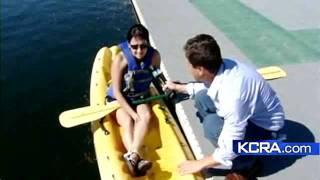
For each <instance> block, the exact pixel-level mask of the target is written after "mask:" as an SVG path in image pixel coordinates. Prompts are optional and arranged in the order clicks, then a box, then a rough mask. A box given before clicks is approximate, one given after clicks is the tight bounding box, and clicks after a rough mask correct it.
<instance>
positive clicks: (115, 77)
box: [111, 53, 138, 120]
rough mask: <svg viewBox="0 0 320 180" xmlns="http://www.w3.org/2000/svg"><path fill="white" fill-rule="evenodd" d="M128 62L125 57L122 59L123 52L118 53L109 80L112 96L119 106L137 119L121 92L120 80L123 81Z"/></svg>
mask: <svg viewBox="0 0 320 180" xmlns="http://www.w3.org/2000/svg"><path fill="white" fill-rule="evenodd" d="M127 66H128V63H127V61H126V59H124V57H123V54H122V53H120V54H119V55H118V56H116V58H115V59H114V60H113V62H112V66H111V80H112V86H113V92H114V96H115V98H116V99H117V101H118V102H119V104H120V106H121V107H122V108H123V109H124V110H125V111H126V112H127V113H128V114H129V115H130V116H131V117H132V118H133V119H134V120H137V118H138V115H137V113H136V112H135V111H134V110H133V109H132V108H131V106H130V105H129V104H128V102H127V100H126V99H125V98H124V96H123V94H122V92H121V91H122V89H121V85H122V81H123V73H124V70H125V69H126V68H127Z"/></svg>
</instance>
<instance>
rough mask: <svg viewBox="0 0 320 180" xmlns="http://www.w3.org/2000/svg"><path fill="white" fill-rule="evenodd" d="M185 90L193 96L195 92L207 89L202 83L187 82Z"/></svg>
mask: <svg viewBox="0 0 320 180" xmlns="http://www.w3.org/2000/svg"><path fill="white" fill-rule="evenodd" d="M186 89H187V92H188V94H189V95H190V97H191V98H193V97H194V95H195V94H197V92H199V91H201V90H203V89H207V87H206V86H205V84H204V83H188V84H187V86H186Z"/></svg>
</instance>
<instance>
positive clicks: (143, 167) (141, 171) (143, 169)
mask: <svg viewBox="0 0 320 180" xmlns="http://www.w3.org/2000/svg"><path fill="white" fill-rule="evenodd" d="M151 167H152V162H151V161H148V160H144V159H141V160H140V161H139V162H138V165H137V171H138V176H144V175H146V174H147V171H148V170H149V169H151Z"/></svg>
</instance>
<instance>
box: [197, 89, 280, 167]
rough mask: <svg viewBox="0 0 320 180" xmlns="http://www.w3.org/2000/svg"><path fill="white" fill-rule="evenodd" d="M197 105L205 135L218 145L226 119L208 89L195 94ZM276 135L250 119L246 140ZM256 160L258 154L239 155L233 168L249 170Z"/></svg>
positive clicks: (262, 138)
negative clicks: (217, 112) (220, 113)
mask: <svg viewBox="0 0 320 180" xmlns="http://www.w3.org/2000/svg"><path fill="white" fill-rule="evenodd" d="M195 107H196V108H197V114H196V115H197V117H198V118H199V119H200V122H201V123H202V126H203V130H204V135H205V137H206V138H207V139H208V140H209V141H210V142H211V143H212V144H213V145H214V146H215V147H217V145H218V138H219V136H220V133H221V130H222V127H223V124H224V120H223V119H222V118H221V117H219V116H218V115H217V114H216V107H215V105H214V104H213V101H212V100H211V98H210V97H209V96H208V95H207V90H202V91H200V92H198V93H197V94H196V95H195ZM274 135H275V132H271V131H268V130H265V129H263V128H261V127H258V126H256V125H255V124H253V123H252V122H251V121H250V120H249V121H248V125H247V127H246V133H245V138H244V140H247V141H257V140H267V139H274V137H273V136H274ZM256 162H257V157H256V156H238V157H236V158H235V159H234V160H233V161H232V164H233V166H232V170H234V171H249V170H250V169H251V168H252V167H253V166H255V165H256Z"/></svg>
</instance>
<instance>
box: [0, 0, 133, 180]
mask: <svg viewBox="0 0 320 180" xmlns="http://www.w3.org/2000/svg"><path fill="white" fill-rule="evenodd" d="M0 18H1V24H0V25H1V71H0V82H1V108H0V109H1V120H0V123H1V124H0V179H1V180H7V179H99V172H98V168H97V164H96V160H95V156H94V149H93V144H92V137H91V132H90V126H89V125H86V126H80V127H75V128H70V129H64V128H62V127H61V126H60V125H59V122H58V116H59V113H60V112H62V111H64V110H66V109H72V108H77V107H81V106H86V105H88V104H89V99H88V94H89V84H90V74H91V68H92V63H93V60H94V57H95V55H96V53H97V51H98V49H99V48H101V47H102V46H109V45H112V44H115V43H118V42H120V41H121V40H123V39H124V38H125V35H126V31H127V29H128V28H129V27H130V26H131V25H132V24H133V23H135V22H136V19H135V16H134V12H133V9H132V5H131V3H130V1H129V0H121V1H119V0H99V1H96V0H93V1H92V0H91V1H82V0H68V1H54V0H46V1H43V0H1V17H0Z"/></svg>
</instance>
